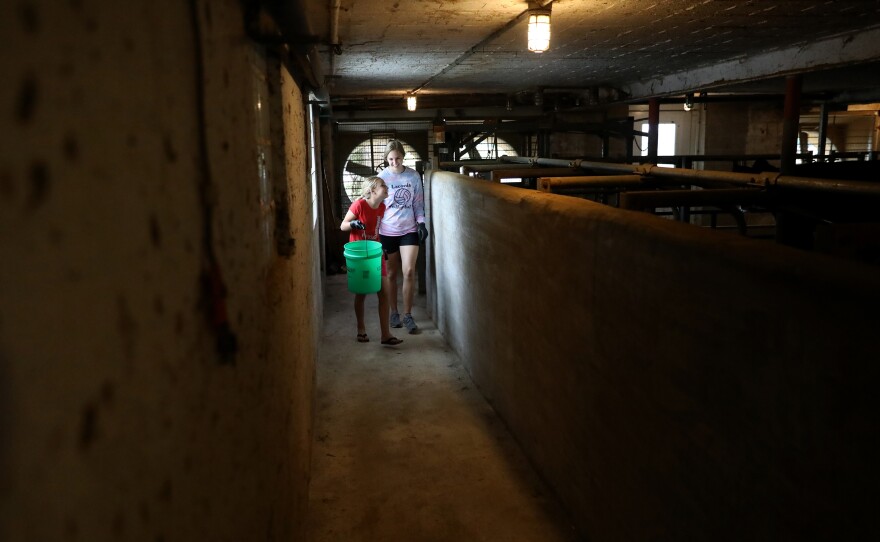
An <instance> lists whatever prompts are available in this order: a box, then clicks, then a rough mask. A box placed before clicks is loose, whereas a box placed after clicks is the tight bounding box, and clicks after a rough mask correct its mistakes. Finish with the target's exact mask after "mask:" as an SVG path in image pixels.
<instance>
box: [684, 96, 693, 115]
mask: <svg viewBox="0 0 880 542" xmlns="http://www.w3.org/2000/svg"><path fill="white" fill-rule="evenodd" d="M693 107H694V95H693V94H692V93H688V94H685V95H684V110H685V111H690V110H691V108H693Z"/></svg>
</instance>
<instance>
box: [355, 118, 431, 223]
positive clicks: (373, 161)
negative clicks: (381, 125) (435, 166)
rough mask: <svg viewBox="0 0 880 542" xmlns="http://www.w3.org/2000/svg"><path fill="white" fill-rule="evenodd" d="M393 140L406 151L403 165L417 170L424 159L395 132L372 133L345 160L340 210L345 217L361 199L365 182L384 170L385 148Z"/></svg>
mask: <svg viewBox="0 0 880 542" xmlns="http://www.w3.org/2000/svg"><path fill="white" fill-rule="evenodd" d="M392 139H397V140H398V141H400V142H401V143H402V144H403V149H404V150H405V151H406V156H404V157H403V165H405V166H407V167H410V168H412V169H415V168H416V162H417V161H419V160H421V159H422V157H421V156H419V153H417V152H416V150H415V149H414V148H413V147H412V146H411V145H410V144H409V143H407V142H406V141H403V140H401V139H399V138H397V137H396V136H395V135H394V133H393V132H391V133H387V132H386V133H370V136H369V138H367V139H365V140H364V141H362V142H360V143H359V144H358V145H357V146H356V147H355V148H354V150H352V151H351V154H349V155H348V158H346V160H345V165H344V167H343V174H342V187H343V197H342V202H341V203H342V209H340V210H341V211H342V214H343V215H345V213H346V212H348V208H349V207H350V206H351V202H353V201H354V200H356V199H357V198H359V197H360V195H361V188H362V187H363V185H364V181H365V180H366V179H368V178H370V177H373V176H374V175H376V174H377V173H379V172H380V171H382V169H383V168H384V165H385V146H386V145H387V144H388V142H389V141H391V140H392Z"/></svg>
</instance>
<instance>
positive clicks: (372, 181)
mask: <svg viewBox="0 0 880 542" xmlns="http://www.w3.org/2000/svg"><path fill="white" fill-rule="evenodd" d="M384 182H385V181H383V180H382V179H380V178H379V177H369V178H367V180H366V181H364V184H363V186H362V188H361V197H362V198H364V199H367V198H369V197H370V194H372V193H373V190H375V189H377V188H379V185H381V184H383V183H384Z"/></svg>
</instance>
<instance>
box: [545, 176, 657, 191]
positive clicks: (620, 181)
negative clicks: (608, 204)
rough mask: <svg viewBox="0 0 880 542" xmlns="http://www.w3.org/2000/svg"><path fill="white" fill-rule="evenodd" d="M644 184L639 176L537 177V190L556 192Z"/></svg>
mask: <svg viewBox="0 0 880 542" xmlns="http://www.w3.org/2000/svg"><path fill="white" fill-rule="evenodd" d="M644 184H645V182H644V181H643V180H642V177H641V176H639V175H594V176H590V177H583V176H581V177H539V178H538V190H539V191H541V192H556V191H558V190H571V189H577V188H582V189H593V188H624V187H627V186H644Z"/></svg>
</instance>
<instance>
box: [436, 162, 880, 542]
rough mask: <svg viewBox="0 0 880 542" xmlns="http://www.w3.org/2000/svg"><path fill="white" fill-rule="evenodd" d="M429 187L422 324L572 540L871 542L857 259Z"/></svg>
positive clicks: (868, 331) (471, 185) (513, 192)
mask: <svg viewBox="0 0 880 542" xmlns="http://www.w3.org/2000/svg"><path fill="white" fill-rule="evenodd" d="M429 185H430V187H431V188H430V189H431V204H432V215H431V216H432V217H433V218H432V220H433V225H432V232H433V236H432V239H433V241H432V242H433V249H432V251H431V254H432V257H433V261H431V262H429V268H430V269H434V270H435V272H436V277H435V280H436V289H433V288H434V286H433V285H432V289H433V291H432V295H433V296H436V297H434V299H433V302H434V320H435V322H436V323H437V325H438V327H439V328H440V330H441V331H442V332H443V334H444V335H445V337H446V338H447V340H448V341H449V343H450V345H451V346H452V348H454V349H455V351H456V352H457V353H458V354H459V355H460V356H461V358H462V360H463V361H464V362H465V363H466V365H467V367H468V369H469V371H470V372H471V374H472V376H473V378H474V380H475V382H476V383H477V384H478V385H479V387H480V389H481V391H482V392H483V393H484V394H485V395H486V397H487V398H488V399H489V400H490V401H491V402H492V404H493V406H494V407H495V408H496V410H497V411H498V413H499V414H500V415H501V416H502V417H503V418H504V419H505V421H506V422H507V423H508V424H509V426H510V428H511V430H512V431H513V433H514V434H515V435H516V437H517V439H518V440H519V441H520V443H521V444H522V446H523V448H524V449H525V450H526V453H527V454H528V455H529V456H530V457H531V459H532V460H533V461H534V463H535V465H536V466H537V467H538V469H539V470H540V471H541V473H542V474H543V475H544V476H545V477H546V479H547V480H548V481H549V482H550V484H551V485H552V486H554V487H555V488H556V490H557V492H558V493H559V494H560V496H561V497H562V498H563V500H564V501H565V502H566V503H567V505H568V506H569V508H570V510H571V511H572V515H573V517H574V519H575V521H576V522H577V523H578V525H579V527H580V529H581V530H582V532H583V533H584V534H585V535H587V536H588V537H589V539H590V540H798V539H816V538H819V539H826V540H830V539H851V540H856V539H859V540H867V539H873V538H877V536H878V526H877V523H876V521H875V511H876V505H877V497H876V490H875V488H876V487H877V485H878V483H880V473H878V472H877V468H876V459H875V458H876V457H877V456H878V453H880V449H878V448H880V446H878V441H877V436H876V435H877V434H878V429H880V424H878V412H880V409H878V400H877V394H876V393H875V390H874V389H873V388H874V387H875V383H876V382H877V378H878V376H880V374H878V373H880V368H878V365H877V363H876V360H877V355H876V340H875V337H874V334H875V333H876V329H877V328H878V325H880V316H878V314H877V311H876V309H875V308H876V306H877V304H878V303H880V278H878V275H877V273H876V269H875V268H866V267H862V266H859V265H852V264H849V263H848V262H843V261H833V260H830V259H826V258H825V257H821V256H817V255H813V254H808V253H801V252H798V251H795V250H793V249H787V248H784V247H775V246H773V245H769V244H761V242H759V241H754V240H748V239H739V238H734V237H732V236H725V235H719V234H716V233H713V232H711V231H707V230H701V229H698V228H696V227H694V226H688V225H685V224H681V223H674V222H671V221H667V220H662V219H659V218H656V217H651V216H648V215H641V214H636V213H632V212H628V211H620V210H617V209H613V208H608V207H604V206H600V205H598V204H593V203H591V202H586V201H582V200H578V199H575V198H568V197H565V196H556V195H551V194H543V193H535V192H529V191H525V190H519V189H516V188H512V187H505V186H499V185H497V184H495V183H483V182H475V181H473V180H467V178H466V177H461V176H459V175H456V174H452V173H446V172H435V173H433V174H432V175H431V176H430V179H429Z"/></svg>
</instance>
